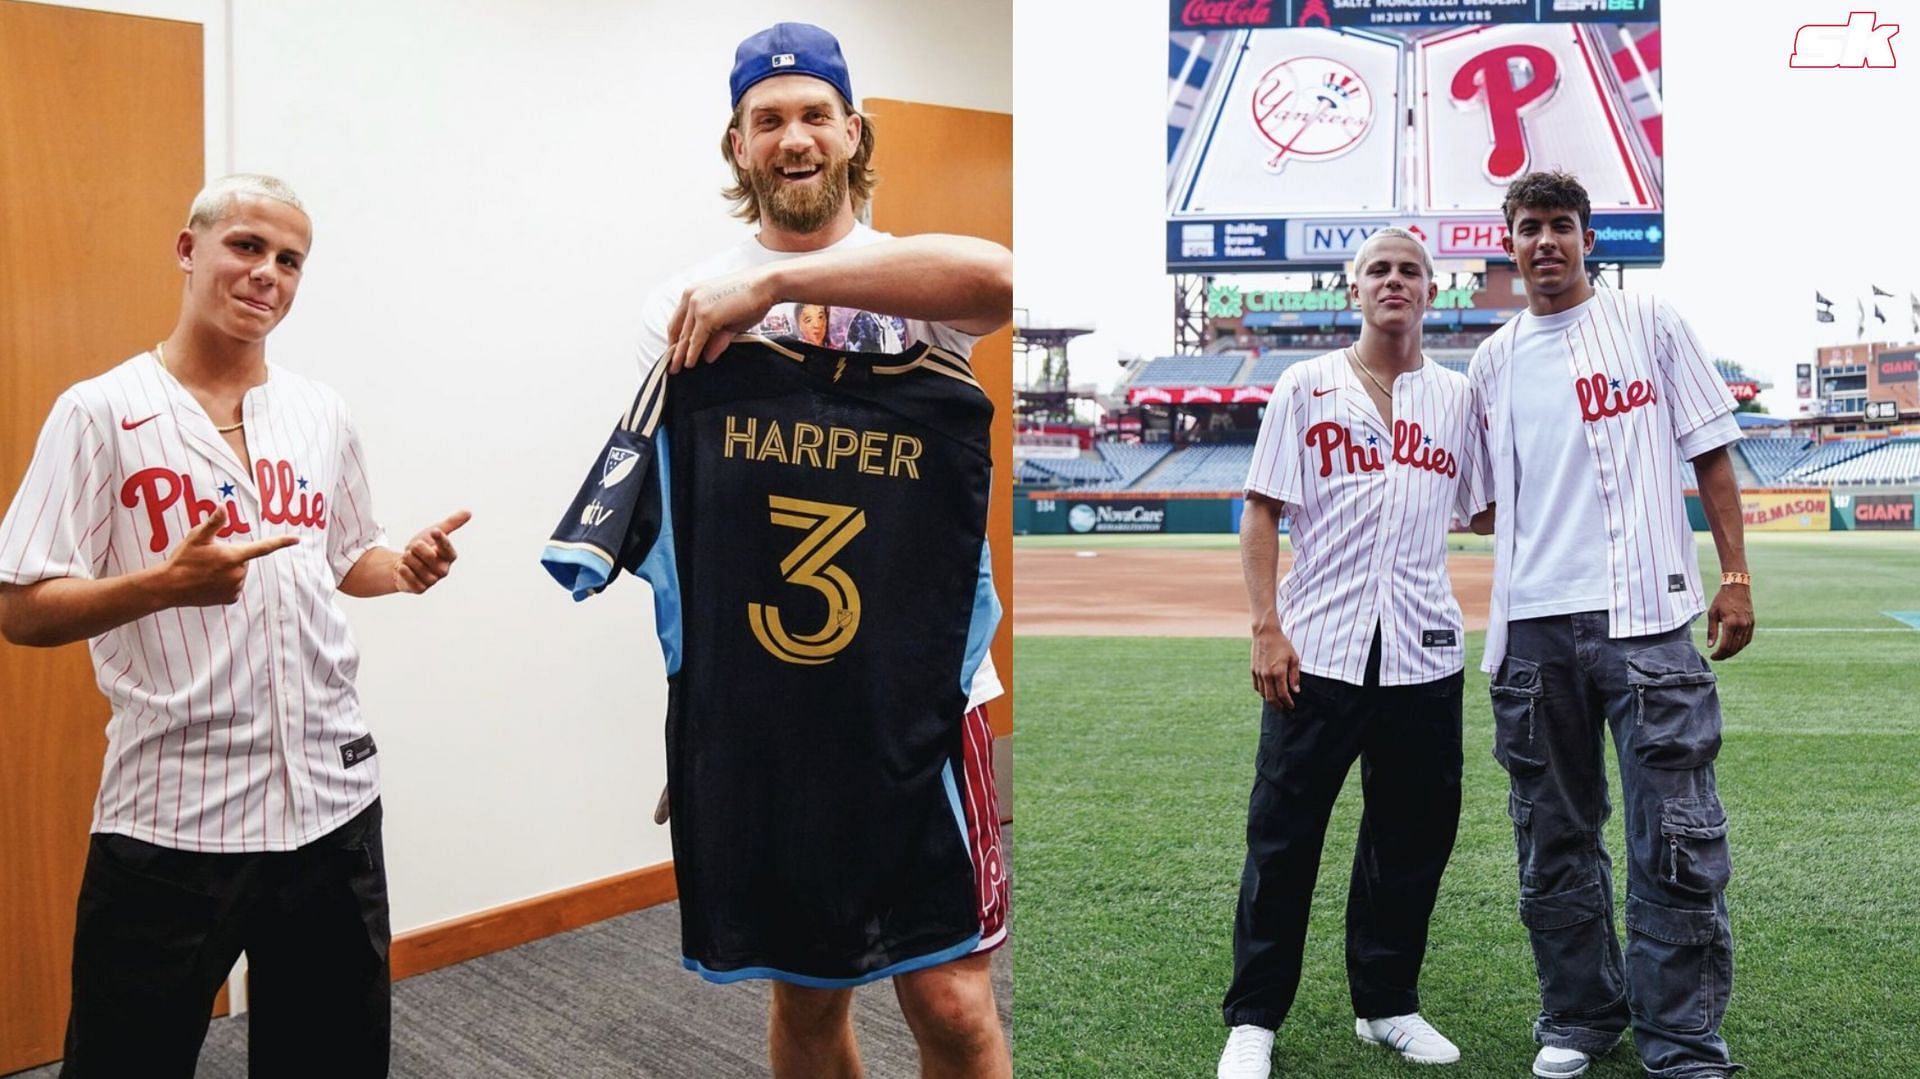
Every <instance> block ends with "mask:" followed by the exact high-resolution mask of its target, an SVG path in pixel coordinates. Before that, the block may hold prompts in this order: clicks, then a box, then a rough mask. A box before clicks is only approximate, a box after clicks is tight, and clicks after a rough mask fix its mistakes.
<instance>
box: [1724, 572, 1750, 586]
mask: <svg viewBox="0 0 1920 1079" xmlns="http://www.w3.org/2000/svg"><path fill="white" fill-rule="evenodd" d="M1720 583H1721V584H1743V585H1746V586H1747V587H1748V588H1752V587H1753V575H1752V574H1750V573H1722V574H1721V575H1720Z"/></svg>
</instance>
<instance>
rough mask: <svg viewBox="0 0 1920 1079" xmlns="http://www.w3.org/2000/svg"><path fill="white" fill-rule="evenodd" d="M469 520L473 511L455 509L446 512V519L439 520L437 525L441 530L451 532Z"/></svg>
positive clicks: (471, 518)
mask: <svg viewBox="0 0 1920 1079" xmlns="http://www.w3.org/2000/svg"><path fill="white" fill-rule="evenodd" d="M471 520H473V513H472V512H471V511H469V510H455V511H454V512H452V513H449V514H447V519H446V520H444V521H441V522H440V524H439V526H438V527H439V529H440V531H442V532H452V531H455V530H457V529H458V528H459V527H460V526H461V525H463V524H466V523H467V522H468V521H471Z"/></svg>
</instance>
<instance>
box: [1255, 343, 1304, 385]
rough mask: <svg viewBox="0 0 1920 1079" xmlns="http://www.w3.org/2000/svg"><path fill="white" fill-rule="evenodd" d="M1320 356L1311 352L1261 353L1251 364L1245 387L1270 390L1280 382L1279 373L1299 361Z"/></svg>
mask: <svg viewBox="0 0 1920 1079" xmlns="http://www.w3.org/2000/svg"><path fill="white" fill-rule="evenodd" d="M1318 355H1320V353H1318V352H1312V351H1294V352H1263V353H1261V354H1260V358H1259V359H1258V360H1255V361H1254V363H1253V371H1252V373H1250V374H1248V375H1247V385H1249V386H1260V387H1264V388H1271V387H1272V386H1273V384H1274V383H1276V382H1278V381H1280V373H1281V372H1283V371H1285V370H1286V369H1287V368H1289V367H1292V366H1293V365H1294V364H1296V363H1299V362H1300V361H1301V360H1311V359H1313V358H1314V357H1315V356H1318Z"/></svg>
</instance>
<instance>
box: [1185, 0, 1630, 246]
mask: <svg viewBox="0 0 1920 1079" xmlns="http://www.w3.org/2000/svg"><path fill="white" fill-rule="evenodd" d="M1171 4H1172V6H1171V11H1172V34H1171V37H1170V50H1169V57H1168V59H1169V63H1168V77H1169V79H1170V82H1171V85H1170V86H1169V92H1168V101H1169V107H1168V117H1167V265H1168V268H1169V269H1170V270H1174V271H1189V270H1195V271H1197V270H1239V271H1256V270H1298V269H1315V268H1319V269H1327V268H1334V267H1338V266H1339V265H1341V264H1342V263H1344V262H1345V261H1346V260H1347V259H1349V258H1351V257H1352V255H1353V254H1354V253H1355V252H1356V251H1357V250H1359V247H1360V244H1361V243H1362V242H1364V241H1365V239H1366V238H1367V237H1368V236H1369V235H1371V234H1372V233H1373V232H1374V231H1375V230H1377V229H1379V228H1382V227H1384V226H1387V225H1398V226H1400V227H1403V228H1408V229H1411V230H1413V231H1414V232H1415V233H1416V234H1418V235H1420V236H1421V237H1422V238H1423V239H1425V241H1426V243H1427V245H1428V246H1429V247H1430V248H1431V249H1432V251H1433V253H1434V255H1435V256H1437V257H1440V258H1500V257H1504V253H1503V251H1502V248H1501V243H1500V241H1501V239H1502V237H1503V236H1504V235H1505V232H1506V226H1505V223H1504V221H1503V220H1502V218H1501V214H1500V202H1501V198H1502V196H1503V195H1504V194H1505V191H1506V187H1507V184H1508V182H1509V181H1511V180H1512V179H1513V178H1514V177H1516V176H1519V175H1520V174H1522V173H1524V172H1527V171H1529V170H1532V169H1540V168H1559V169H1565V170H1567V171H1569V172H1572V173H1574V174H1575V175H1577V176H1579V177H1580V180H1581V182H1582V183H1583V184H1584V185H1585V186H1586V188H1587V190H1588V192H1589V193H1590V194H1591V196H1592V200H1593V209H1594V216H1593V228H1594V232H1595V235H1596V240H1595V244H1594V254H1593V258H1594V259H1595V260H1601V261H1609V262H1627V263H1637V264H1642V265H1656V264H1658V263H1659V262H1660V261H1661V259H1662V257H1663V255H1664V252H1665V233H1664V228H1665V217H1664V213H1663V199H1662V191H1661V183H1662V167H1663V165H1662V162H1663V156H1664V149H1663V146H1662V141H1661V138H1662V134H1661V117H1662V110H1663V108H1664V105H1663V102H1662V99H1661V96H1660V95H1661V82H1662V78H1661V60H1660V24H1659V21H1658V20H1659V0H1476V2H1474V3H1470V4H1469V3H1462V2H1459V0H1171Z"/></svg>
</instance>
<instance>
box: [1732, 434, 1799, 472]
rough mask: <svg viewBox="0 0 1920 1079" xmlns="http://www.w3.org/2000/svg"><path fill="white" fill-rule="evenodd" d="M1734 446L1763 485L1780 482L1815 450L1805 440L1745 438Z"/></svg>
mask: <svg viewBox="0 0 1920 1079" xmlns="http://www.w3.org/2000/svg"><path fill="white" fill-rule="evenodd" d="M1734 445H1735V446H1738V447H1739V448H1740V456H1742V457H1744V458H1746V461H1747V467H1748V468H1751V469H1753V474H1754V476H1755V477H1756V478H1758V479H1759V480H1760V482H1761V483H1778V482H1780V478H1781V477H1782V476H1785V475H1786V474H1787V473H1788V472H1789V471H1790V470H1791V469H1792V468H1793V466H1794V465H1797V464H1799V463H1800V461H1801V459H1802V458H1804V457H1806V455H1807V451H1808V450H1810V449H1812V448H1813V443H1812V442H1811V441H1809V440H1807V439H1804V438H1743V439H1741V440H1740V441H1738V442H1736V443H1734Z"/></svg>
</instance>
